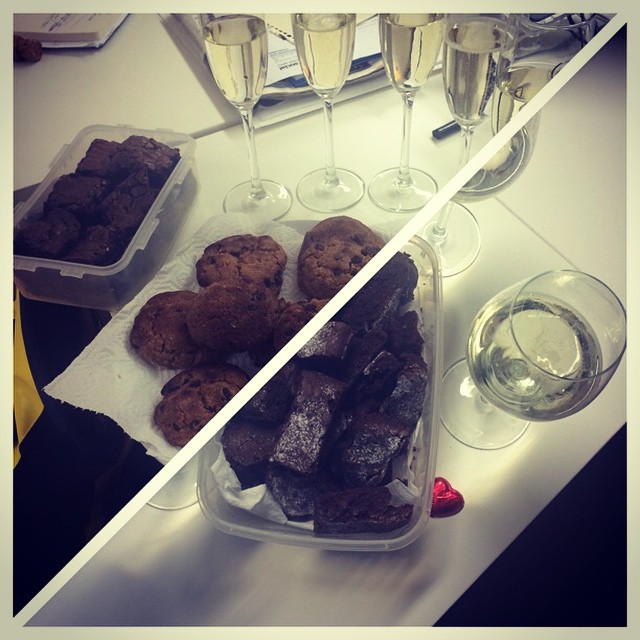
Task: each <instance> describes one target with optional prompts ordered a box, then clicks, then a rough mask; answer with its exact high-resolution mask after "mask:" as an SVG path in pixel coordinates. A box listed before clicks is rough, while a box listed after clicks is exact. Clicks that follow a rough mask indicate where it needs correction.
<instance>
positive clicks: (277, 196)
mask: <svg viewBox="0 0 640 640" xmlns="http://www.w3.org/2000/svg"><path fill="white" fill-rule="evenodd" d="M200 22H201V25H202V30H203V36H204V44H205V50H206V53H207V60H208V61H209V67H210V69H211V72H212V74H213V78H214V80H215V82H216V84H217V85H218V88H219V89H220V91H221V92H222V95H223V96H224V97H225V98H226V99H227V100H228V101H229V102H230V103H231V104H232V105H233V106H234V107H236V109H238V111H239V112H240V116H241V118H242V126H243V129H244V133H245V138H246V143H247V148H248V152H249V169H250V176H251V177H250V180H249V181H247V182H243V183H241V184H239V185H237V186H235V187H234V188H233V189H231V191H229V193H228V194H227V195H226V197H225V200H224V210H225V212H227V213H231V212H243V213H260V214H264V215H265V216H268V217H270V218H271V219H273V220H277V219H279V218H281V217H282V216H284V215H285V214H286V213H287V211H289V209H290V208H291V203H292V197H291V194H290V193H289V190H288V189H287V188H286V187H284V186H283V185H281V184H280V183H278V182H275V181H273V180H264V179H262V178H261V177H260V171H259V168H258V160H257V156H256V146H255V140H254V128H253V108H254V106H255V104H256V103H257V102H258V100H259V99H260V96H261V95H262V92H263V90H264V83H265V79H266V76H267V60H268V50H267V27H266V24H265V22H264V20H263V19H262V18H260V17H259V16H255V15H246V14H200Z"/></svg>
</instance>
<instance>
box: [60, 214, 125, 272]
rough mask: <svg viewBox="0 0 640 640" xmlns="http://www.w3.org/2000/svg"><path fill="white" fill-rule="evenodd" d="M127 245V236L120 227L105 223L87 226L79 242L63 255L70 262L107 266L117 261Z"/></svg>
mask: <svg viewBox="0 0 640 640" xmlns="http://www.w3.org/2000/svg"><path fill="white" fill-rule="evenodd" d="M126 245H127V238H126V237H125V236H124V234H122V233H121V232H120V231H119V230H118V229H113V228H112V227H108V226H104V225H99V224H98V225H94V226H90V227H87V228H86V229H84V231H83V232H82V233H81V236H80V238H79V239H78V242H77V243H76V244H75V245H74V246H73V247H72V248H71V249H69V251H68V252H66V253H65V254H63V255H62V256H61V257H62V259H63V260H68V261H69V262H79V263H82V264H90V265H94V266H107V265H110V264H113V263H115V262H117V261H118V260H119V259H120V258H121V257H122V254H123V252H124V250H125V248H126Z"/></svg>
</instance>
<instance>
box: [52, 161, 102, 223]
mask: <svg viewBox="0 0 640 640" xmlns="http://www.w3.org/2000/svg"><path fill="white" fill-rule="evenodd" d="M111 186H112V185H111V182H110V181H109V180H107V179H105V178H101V177H98V176H83V175H79V174H77V173H67V174H65V175H63V176H60V177H59V178H58V179H57V180H56V181H55V182H54V183H53V187H52V188H51V191H50V192H49V195H48V196H47V199H46V200H45V202H44V205H43V210H44V211H45V212H47V211H51V210H52V209H66V210H67V211H70V212H71V213H73V214H75V215H76V216H77V218H78V220H79V221H80V222H82V223H83V224H85V225H92V224H98V223H100V222H101V218H100V212H99V209H98V205H99V204H100V202H101V201H102V200H103V199H104V198H105V196H107V194H108V193H109V192H110V190H111Z"/></svg>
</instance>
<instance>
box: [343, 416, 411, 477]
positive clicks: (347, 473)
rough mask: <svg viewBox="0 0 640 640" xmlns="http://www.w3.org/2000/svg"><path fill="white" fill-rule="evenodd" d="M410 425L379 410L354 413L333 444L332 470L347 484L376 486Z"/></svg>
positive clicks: (407, 438)
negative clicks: (359, 413)
mask: <svg viewBox="0 0 640 640" xmlns="http://www.w3.org/2000/svg"><path fill="white" fill-rule="evenodd" d="M412 432H413V426H409V425H407V423H406V422H404V421H402V420H398V419H396V418H393V417H391V416H385V415H383V414H381V413H366V414H363V415H360V416H358V417H357V419H356V420H355V421H354V422H353V424H352V425H351V427H350V428H349V430H348V432H347V437H345V438H343V440H342V441H341V442H340V443H339V444H338V445H336V448H335V455H334V456H333V460H332V463H333V464H332V467H333V470H334V472H335V473H336V474H337V475H339V477H341V478H342V480H343V482H344V485H345V486H346V487H357V486H364V485H371V486H376V485H379V484H381V483H382V482H383V481H384V480H385V479H386V478H387V473H388V471H389V469H390V466H391V461H392V460H393V458H394V457H396V456H397V455H399V453H400V452H401V451H402V450H403V449H404V448H405V446H406V444H407V442H408V440H409V437H410V436H411V433H412Z"/></svg>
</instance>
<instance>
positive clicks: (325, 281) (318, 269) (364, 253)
mask: <svg viewBox="0 0 640 640" xmlns="http://www.w3.org/2000/svg"><path fill="white" fill-rule="evenodd" d="M383 246H384V240H383V239H382V238H381V237H380V236H378V235H377V234H376V233H375V232H373V231H372V230H371V229H369V227H367V226H366V225H364V224H363V223H362V222H360V221H358V220H355V219H354V218H350V217H348V216H334V217H332V218H328V219H326V220H323V221H322V222H319V223H318V224H316V225H315V226H314V227H312V228H311V229H310V230H309V231H307V233H306V234H305V236H304V238H303V241H302V245H301V247H300V251H299V253H298V265H297V275H298V284H299V286H300V289H301V290H302V291H303V292H304V293H305V294H306V295H307V296H309V297H311V298H318V299H324V298H331V297H332V296H333V295H335V294H336V293H337V292H338V291H339V290H340V289H341V288H342V287H343V286H344V285H345V284H346V283H347V282H348V281H349V280H351V278H352V277H353V276H354V275H355V274H356V273H358V271H360V269H362V267H364V265H365V264H367V262H369V260H371V258H372V257H373V256H374V255H375V254H376V253H377V252H378V251H379V250H380V249H381V248H382V247H383Z"/></svg>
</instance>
